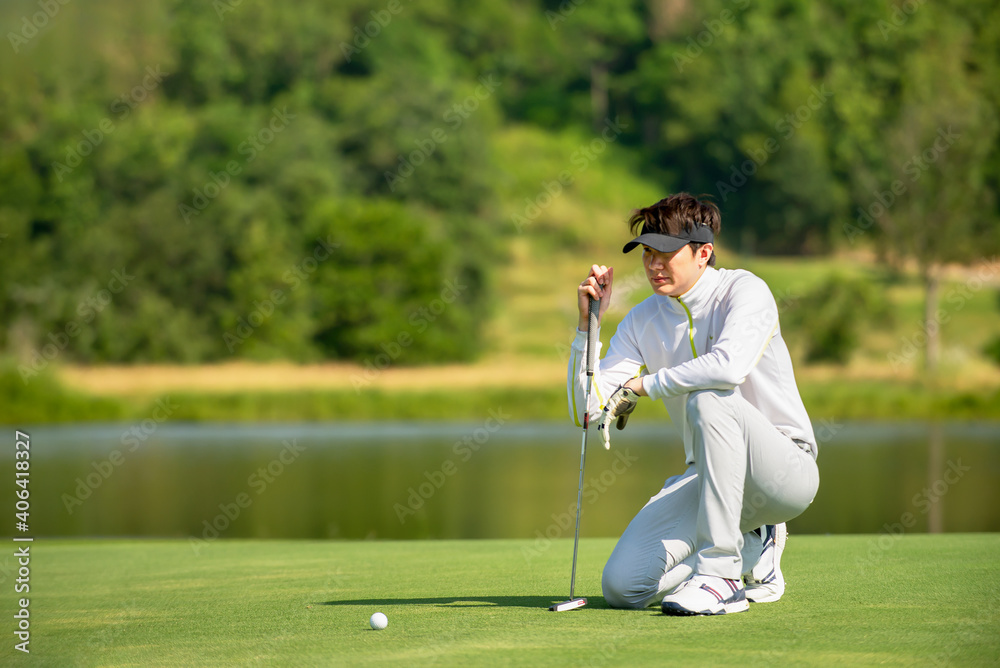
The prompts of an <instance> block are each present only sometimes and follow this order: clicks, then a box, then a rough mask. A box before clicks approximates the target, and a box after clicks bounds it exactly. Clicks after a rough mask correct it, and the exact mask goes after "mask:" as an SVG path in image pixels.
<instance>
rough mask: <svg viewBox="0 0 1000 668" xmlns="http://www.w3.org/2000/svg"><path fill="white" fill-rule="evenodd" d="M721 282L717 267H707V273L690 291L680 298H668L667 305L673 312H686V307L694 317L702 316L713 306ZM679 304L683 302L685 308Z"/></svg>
mask: <svg viewBox="0 0 1000 668" xmlns="http://www.w3.org/2000/svg"><path fill="white" fill-rule="evenodd" d="M720 280H721V277H720V276H719V271H718V270H717V269H716V268H715V267H705V273H703V274H702V275H701V277H700V278H699V279H698V280H697V281H696V282H695V284H694V285H692V286H691V289H690V290H688V291H687V292H685V293H684V294H683V295H681V296H680V297H667V298H666V300H667V303H668V304H669V305H670V308H671V310H674V311H678V312H684V311H685V307H687V308H686V310H688V311H690V312H691V315H692V316H695V315H697V314H700V313H702V312H704V310H705V309H706V308H707V307H708V306H709V305H711V303H712V301H713V298H712V297H713V295H714V294H715V288H716V286H718V285H719V281H720ZM678 302H682V303H683V306H681V304H680V303H678Z"/></svg>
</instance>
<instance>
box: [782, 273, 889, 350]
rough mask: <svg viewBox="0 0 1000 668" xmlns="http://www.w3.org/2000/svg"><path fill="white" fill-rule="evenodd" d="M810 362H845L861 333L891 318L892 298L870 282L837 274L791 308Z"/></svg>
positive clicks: (791, 322) (790, 317)
mask: <svg viewBox="0 0 1000 668" xmlns="http://www.w3.org/2000/svg"><path fill="white" fill-rule="evenodd" d="M788 315H789V321H790V322H789V324H790V325H791V326H792V327H794V328H796V329H797V330H798V337H799V338H800V339H804V340H805V346H806V350H805V357H806V360H807V361H809V362H833V363H836V364H846V363H847V362H848V361H849V360H850V357H851V354H852V353H853V352H854V351H855V350H856V349H857V347H858V344H859V342H860V339H861V337H863V336H865V335H866V334H867V333H868V331H869V330H870V329H871V328H873V327H876V326H880V325H887V324H889V323H890V322H891V320H892V311H891V309H890V307H889V302H888V301H886V299H885V297H884V296H883V295H882V294H880V293H879V292H878V291H877V290H876V289H875V288H874V287H872V285H871V284H870V283H868V282H867V281H865V280H862V279H853V278H845V277H844V276H842V275H840V274H834V275H833V276H831V277H830V278H828V279H827V280H826V281H824V282H823V283H821V284H820V285H818V286H816V287H815V288H813V289H812V290H810V291H809V292H808V293H807V294H805V295H804V296H803V297H802V299H801V300H798V301H797V303H796V304H795V305H794V306H793V307H792V308H791V309H790V312H789V314H788Z"/></svg>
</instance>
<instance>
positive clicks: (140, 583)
mask: <svg viewBox="0 0 1000 668" xmlns="http://www.w3.org/2000/svg"><path fill="white" fill-rule="evenodd" d="M613 546H614V540H613V539H586V540H583V541H581V545H580V556H579V570H578V574H577V591H576V594H577V595H578V596H585V597H587V598H588V600H589V604H588V605H587V607H585V608H582V609H579V610H575V611H571V612H563V613H553V612H548V611H547V610H546V607H547V606H548V605H550V604H551V603H554V602H557V601H561V600H564V599H565V598H567V596H568V594H569V578H570V567H571V560H572V547H573V543H572V541H571V540H558V541H553V542H552V543H549V544H547V543H543V542H541V541H537V542H536V541H530V540H483V541H411V542H304V541H237V540H221V541H217V542H214V543H210V544H208V545H205V546H199V547H197V549H196V548H193V547H192V545H191V544H190V543H189V542H188V541H186V540H153V541H123V540H100V541H63V540H42V541H37V542H35V543H33V544H32V561H31V592H30V600H31V603H30V611H31V632H32V636H31V644H30V648H31V655H30V657H29V656H24V655H22V654H21V653H20V652H17V651H15V650H14V649H13V644H14V641H13V640H12V634H11V631H12V628H11V627H12V625H13V623H12V613H13V611H14V606H15V605H16V603H15V601H14V599H13V598H12V596H13V595H12V594H8V595H6V596H4V597H3V601H4V610H3V614H2V617H3V619H6V620H7V622H6V624H7V625H8V631H6V632H5V633H4V636H5V637H6V638H7V641H6V642H5V644H4V647H3V649H2V650H0V663H3V664H4V665H11V663H12V657H15V658H20V659H23V660H22V661H18V663H19V664H22V665H28V664H29V663H30V664H31V665H37V666H175V665H185V666H188V665H190V666H201V665H226V666H228V665H251V666H253V665H260V666H268V665H273V666H323V665H331V666H335V665H344V666H355V665H371V666H376V665H378V666H385V665H393V666H403V665H421V666H422V665H441V666H452V665H470V666H471V665H475V666H479V665H487V666H492V665H528V666H576V665H586V666H591V665H593V666H602V665H607V666H638V665H659V666H664V665H667V666H669V665H699V666H700V665H709V666H711V665H726V666H733V665H739V666H748V665H764V664H767V665H793V666H794V665H810V666H830V665H841V666H861V665H889V666H914V665H918V666H919V665H926V666H944V665H953V666H966V665H995V664H996V662H997V661H998V658H1000V603H998V599H997V593H998V591H1000V565H998V560H997V557H996V555H997V552H998V550H1000V535H998V534H950V535H949V534H946V535H934V536H930V535H905V536H892V535H889V534H882V535H871V536H866V535H863V536H796V535H793V536H791V537H790V539H789V543H788V548H787V550H786V552H785V557H784V559H783V562H782V563H783V567H784V570H785V572H786V578H787V580H788V588H787V591H786V594H785V596H784V598H783V599H782V600H781V601H779V602H777V603H770V604H754V605H752V606H751V608H750V611H749V612H746V613H742V614H738V615H730V616H723V617H702V618H675V617H666V616H663V615H661V614H660V612H659V610H658V609H657V608H655V607H652V608H647V609H645V610H612V609H610V608H609V607H608V606H607V604H606V603H605V602H604V599H603V598H602V596H601V590H600V573H601V568H602V566H603V564H604V561H605V560H606V559H607V557H608V555H609V554H610V552H611V549H612V547H613ZM7 578H8V584H9V583H10V581H12V579H13V577H12V576H10V575H8V576H7ZM11 589H13V587H10V588H9V589H8V591H10V590H11ZM376 611H381V612H384V613H385V614H386V615H388V618H389V627H388V628H387V629H386V630H384V631H373V630H371V629H370V628H369V626H368V618H369V617H370V616H371V614H372V613H374V612H376Z"/></svg>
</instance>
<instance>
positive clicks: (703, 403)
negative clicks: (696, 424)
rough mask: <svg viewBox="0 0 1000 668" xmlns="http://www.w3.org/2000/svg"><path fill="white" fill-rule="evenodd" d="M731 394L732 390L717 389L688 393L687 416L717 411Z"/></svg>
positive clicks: (697, 415)
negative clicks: (721, 390)
mask: <svg viewBox="0 0 1000 668" xmlns="http://www.w3.org/2000/svg"><path fill="white" fill-rule="evenodd" d="M731 394H732V392H726V393H722V392H719V391H718V390H698V391H697V392H692V393H690V394H689V395H688V398H687V414H688V418H689V419H691V418H697V417H699V416H706V415H711V414H713V413H715V412H718V411H719V410H720V409H721V408H722V407H723V406H724V405H725V401H726V399H727V397H728V396H730V395H731Z"/></svg>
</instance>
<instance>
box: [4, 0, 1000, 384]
mask: <svg viewBox="0 0 1000 668" xmlns="http://www.w3.org/2000/svg"><path fill="white" fill-rule="evenodd" d="M0 25H2V26H3V30H4V35H5V40H6V42H7V44H6V45H5V46H4V47H2V48H0V349H2V350H6V351H7V352H9V353H13V354H16V355H18V356H19V357H20V358H21V359H27V360H29V362H30V365H33V366H32V368H36V369H37V368H40V367H42V366H44V365H45V364H46V362H47V360H48V359H50V358H51V357H54V356H55V355H56V354H64V355H66V358H67V359H73V360H79V361H85V362H101V361H114V362H124V361H180V362H197V361H205V360H214V359H221V358H229V357H249V358H257V359H260V358H273V357H287V358H291V359H295V360H303V361H306V360H315V359H327V358H336V359H354V360H359V361H363V362H366V363H368V364H371V365H374V366H380V365H382V366H384V365H385V364H388V363H390V362H393V363H395V362H403V363H415V362H429V361H440V360H465V359H470V358H472V357H474V356H475V355H476V354H477V352H478V351H479V350H480V349H481V347H482V345H483V336H482V331H481V330H482V326H481V325H482V322H483V321H484V319H485V318H486V316H487V315H488V313H489V309H490V302H491V296H492V294H493V292H494V288H493V287H492V283H491V281H490V275H491V269H492V268H493V267H495V266H496V265H497V264H498V263H499V262H502V259H503V242H504V234H505V233H509V230H510V226H509V225H508V224H507V223H508V221H505V220H502V219H501V218H500V217H499V216H498V214H497V213H496V211H497V210H498V208H499V207H498V206H497V204H498V203H497V201H496V198H497V194H496V189H495V187H494V184H495V183H496V181H497V179H498V178H502V175H503V174H504V173H505V172H516V170H517V165H516V164H513V165H498V164H496V161H495V160H494V158H493V155H492V153H491V145H492V142H493V140H494V137H495V136H496V134H497V133H498V131H499V130H500V129H501V128H503V127H506V126H510V125H513V124H526V125H533V126H538V127H542V128H545V129H551V130H553V131H555V130H562V129H565V128H567V127H578V128H584V129H589V130H588V131H592V132H595V133H599V132H600V130H601V128H602V127H603V125H604V123H605V121H606V120H607V119H617V120H618V121H620V122H621V126H622V127H624V128H625V130H623V131H622V135H621V137H620V138H619V143H620V144H621V145H623V146H625V147H626V148H627V150H629V151H632V152H634V153H635V154H637V155H638V156H640V157H641V162H642V164H645V165H647V166H648V167H647V168H646V169H644V170H643V171H642V174H641V175H637V178H647V179H652V180H655V181H657V182H659V183H662V184H663V191H664V194H667V193H668V192H671V191H677V190H682V189H683V190H689V191H692V192H696V193H709V194H712V195H713V196H714V197H715V198H716V200H717V201H718V202H719V204H720V205H721V206H722V209H723V211H724V216H725V221H726V239H727V241H728V243H729V244H731V245H732V246H733V247H735V248H737V249H738V250H741V251H743V252H747V253H753V252H757V253H827V252H830V251H832V250H836V249H842V248H852V247H855V246H856V245H857V244H869V245H870V244H874V245H875V247H876V248H878V249H879V252H880V255H881V256H882V257H883V258H884V259H885V260H886V262H888V263H890V264H892V263H901V262H902V261H904V260H906V259H915V260H916V261H917V262H918V263H919V265H920V267H921V270H922V271H923V272H924V274H925V276H926V277H927V280H928V282H929V283H928V284H929V289H930V287H931V286H932V283H933V278H934V276H935V268H936V267H938V266H939V265H940V264H941V263H942V262H947V261H964V262H968V261H971V260H973V259H976V258H977V257H982V256H984V255H986V254H988V253H990V252H994V251H995V249H996V248H997V247H998V245H1000V234H998V232H997V219H998V215H997V213H998V209H997V201H996V197H995V193H996V191H997V186H998V183H1000V151H998V148H997V147H998V140H997V138H998V121H997V110H998V108H1000V99H998V96H1000V73H998V67H1000V9H998V6H997V5H996V3H995V2H992V1H991V0H968V1H964V2H959V1H958V0H949V1H946V2H938V3H928V2H924V1H923V0H907V1H906V2H901V3H897V2H883V1H879V2H873V3H854V2H848V1H847V0H828V1H826V2H822V3H817V2H810V1H809V0H753V1H751V0H709V1H706V2H703V3H693V2H690V0H648V1H647V2H638V1H636V0H632V1H628V2H617V1H613V0H563V1H562V2H555V1H542V0H515V1H513V2H510V3H462V2H458V0H427V1H422V2H411V1H410V0H375V1H361V0H340V1H338V2H336V3H326V2H321V1H319V0H304V1H303V2H298V3H293V4H290V5H284V4H282V3H275V2H266V1H253V0H214V1H213V2H190V1H182V0H150V1H149V2H142V3H128V2H124V0H104V1H103V2H97V3H87V4H86V5H82V4H79V3H72V2H66V3H65V4H63V3H62V2H61V1H60V0H51V1H48V2H47V1H46V0H35V1H34V2H14V3H5V4H4V6H3V8H2V9H0ZM595 136H596V135H595ZM555 176H556V175H553V177H555ZM608 187H609V188H613V187H614V184H608ZM643 204H648V202H636V205H643ZM626 214H627V212H623V217H624V215H626ZM590 223H591V221H581V225H582V226H586V225H587V224H590Z"/></svg>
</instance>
